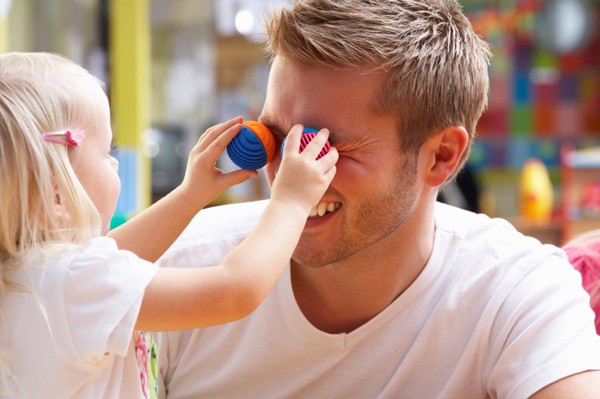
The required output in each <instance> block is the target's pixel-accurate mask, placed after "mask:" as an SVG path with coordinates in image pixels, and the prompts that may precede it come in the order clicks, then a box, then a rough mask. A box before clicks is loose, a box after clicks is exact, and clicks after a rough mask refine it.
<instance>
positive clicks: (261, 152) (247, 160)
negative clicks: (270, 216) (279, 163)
mask: <svg viewBox="0 0 600 399" xmlns="http://www.w3.org/2000/svg"><path fill="white" fill-rule="evenodd" d="M317 132H318V130H317V129H313V128H310V127H306V128H304V130H303V131H302V137H301V138H300V152H302V150H304V147H306V145H307V144H308V143H309V142H310V141H311V140H312V139H313V137H315V136H316V134H317ZM285 141H286V140H285V139H284V140H283V142H282V143H281V155H283V146H284V145H285ZM275 147H276V144H275V137H274V136H273V133H272V132H271V130H270V129H269V128H268V127H267V126H265V125H263V124H262V123H260V122H256V121H246V122H244V123H242V129H241V130H240V132H239V133H238V135H237V136H235V137H234V138H233V140H231V142H230V143H229V145H228V146H227V155H229V158H231V160H232V161H233V163H235V164H236V165H237V166H239V167H240V168H242V169H251V170H256V169H260V168H262V167H263V166H265V165H266V164H267V163H269V162H271V160H272V159H273V157H274V156H275V151H276V150H275ZM329 148H331V145H330V144H329V141H327V142H326V143H325V145H324V146H323V149H322V150H321V152H320V153H319V155H318V156H317V159H319V158H321V157H322V156H323V155H325V154H327V153H328V152H329Z"/></svg>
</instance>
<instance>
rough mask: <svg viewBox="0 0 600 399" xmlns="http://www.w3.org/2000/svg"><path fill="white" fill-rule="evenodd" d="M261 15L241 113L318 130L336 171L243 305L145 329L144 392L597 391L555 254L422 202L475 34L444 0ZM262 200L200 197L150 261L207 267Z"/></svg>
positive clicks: (445, 155)
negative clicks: (218, 318) (256, 299)
mask: <svg viewBox="0 0 600 399" xmlns="http://www.w3.org/2000/svg"><path fill="white" fill-rule="evenodd" d="M267 31H268V42H267V43H266V44H267V48H268V49H269V50H270V53H271V56H272V68H271V72H270V76H269V83H268V88H267V97H266V100H265V104H264V108H263V111H262V113H261V115H260V121H261V122H263V123H265V124H266V125H268V126H269V127H270V128H271V130H273V131H274V132H275V134H276V136H277V138H278V143H279V144H280V143H281V141H282V140H283V138H284V137H285V135H286V134H287V132H288V131H289V130H290V129H291V128H292V126H294V125H296V124H302V125H305V126H310V127H313V128H317V129H320V128H327V129H329V131H330V141H331V143H332V145H334V146H335V147H336V148H337V150H338V152H339V155H340V158H339V161H338V163H337V165H336V168H337V173H336V176H335V178H334V180H333V182H332V183H331V185H330V187H329V189H328V190H327V192H326V193H325V195H324V196H323V198H322V200H321V202H320V203H319V205H318V206H317V209H316V212H313V214H314V216H311V217H310V218H309V219H308V220H307V222H306V226H305V228H304V231H303V234H302V237H301V239H300V241H299V243H298V246H297V247H296V250H295V252H294V254H293V256H292V259H291V260H290V267H289V268H288V270H287V271H286V272H285V273H284V275H283V276H282V277H281V278H280V280H279V281H278V283H277V285H276V286H275V288H274V290H273V291H272V292H271V294H270V295H269V296H268V298H267V299H266V300H265V302H264V303H263V304H262V305H261V306H260V307H259V308H258V309H257V310H256V311H255V312H254V313H253V314H251V315H250V316H248V317H246V318H245V319H243V320H241V321H239V322H235V323H231V324H227V325H223V326H218V327H211V328H205V329H202V330H194V331H185V332H182V333H168V334H162V335H161V337H160V343H159V351H160V365H161V367H160V370H159V372H160V374H161V381H162V391H163V394H164V393H165V392H166V393H168V395H167V397H169V398H197V397H203V398H207V397H208V398H210V397H214V398H223V397H231V398H237V397H244V398H285V397H294V398H299V397H302V398H304V397H306V398H324V397H327V398H349V397H351V398H376V397H377V398H417V397H418V398H438V397H440V398H488V397H490V398H495V397H497V398H525V397H530V396H534V397H537V398H544V397H551V398H572V397H577V398H586V397H589V398H592V397H594V398H595V397H600V396H599V395H600V382H599V380H600V377H599V372H598V371H594V370H598V369H600V338H599V337H598V336H597V335H596V334H595V331H594V324H593V312H592V311H591V309H590V308H589V305H588V304H587V297H586V294H585V292H584V291H583V289H582V287H581V280H580V277H579V276H578V274H577V273H576V272H574V271H573V269H572V267H571V266H570V265H569V263H568V262H567V260H566V258H565V255H564V253H563V252H562V251H561V250H559V249H557V248H555V247H552V246H543V245H541V244H540V243H539V242H537V241H536V240H534V239H532V238H527V237H524V236H522V235H521V234H519V233H518V232H517V231H515V230H514V228H513V227H512V226H511V225H510V224H508V223H507V222H505V221H503V220H491V219H489V218H488V217H486V216H484V215H476V214H473V213H470V212H467V211H463V210H459V209H457V208H453V207H451V206H448V205H444V204H440V203H437V202H436V197H437V193H438V191H439V189H440V187H441V186H442V185H443V184H444V183H445V182H447V181H448V180H449V179H452V178H453V177H454V176H455V175H456V173H457V172H458V170H459V169H460V168H461V167H462V165H463V164H464V162H465V160H466V157H467V155H468V152H469V148H470V145H471V143H472V140H473V137H474V135H475V126H476V123H477V120H478V119H479V117H480V115H481V113H482V112H483V110H484V109H485V107H486V104H487V91H488V76H487V65H488V62H489V56H490V54H489V50H488V46H487V45H486V43H485V42H483V41H482V40H481V39H480V38H479V37H478V36H477V35H475V34H474V32H473V30H472V28H471V25H470V24H469V22H468V20H467V19H466V17H465V16H464V14H463V13H462V12H461V10H460V7H459V6H458V4H457V3H456V2H454V1H450V0H447V1H444V0H433V1H432V0H428V1H417V0H386V1H380V0H344V1H341V0H300V1H297V2H296V3H295V5H294V6H293V7H292V8H291V9H289V10H283V11H281V12H280V13H278V14H273V15H271V16H270V18H269V20H268V22H267ZM280 161H281V158H280V157H278V156H276V157H275V159H274V160H273V161H272V162H271V163H270V164H268V165H267V166H266V168H265V171H266V175H267V179H268V180H269V182H271V181H273V179H274V176H275V175H276V173H277V168H278V165H279V162H280ZM263 207H264V203H263V202H255V203H247V204H238V205H228V206H224V207H217V208H212V209H209V210H206V211H203V212H201V213H200V214H199V215H198V217H197V218H196V219H195V220H194V222H193V223H192V224H191V226H190V227H189V228H188V230H187V231H186V233H185V234H184V235H183V236H182V238H181V239H180V240H179V241H178V242H177V243H176V244H175V245H174V246H173V248H172V249H171V250H170V251H169V253H168V254H167V255H166V256H165V257H164V258H163V260H162V266H163V267H169V266H175V265H176V266H183V265H188V266H190V267H197V266H204V265H211V264H215V263H218V262H219V261H220V259H221V258H222V257H223V256H224V255H225V254H226V253H227V252H228V251H230V250H231V249H232V248H233V247H234V246H235V245H236V244H237V243H239V242H240V241H241V240H242V239H243V237H245V236H246V235H247V234H248V233H249V232H250V231H251V230H252V227H253V226H254V224H255V223H256V221H257V220H258V217H259V216H260V213H261V211H262V209H263ZM265 245H269V243H265ZM586 395H587V396H586Z"/></svg>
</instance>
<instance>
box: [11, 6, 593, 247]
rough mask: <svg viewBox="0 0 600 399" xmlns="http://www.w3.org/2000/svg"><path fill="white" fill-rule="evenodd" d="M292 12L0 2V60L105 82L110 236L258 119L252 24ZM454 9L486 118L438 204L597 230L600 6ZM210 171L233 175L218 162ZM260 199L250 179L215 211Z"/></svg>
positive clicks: (534, 224)
mask: <svg viewBox="0 0 600 399" xmlns="http://www.w3.org/2000/svg"><path fill="white" fill-rule="evenodd" d="M291 3H292V0H0V52H7V51H49V52H56V53H60V54H63V55H65V56H67V57H68V58H70V59H72V60H74V61H75V62H77V63H79V64H81V65H83V66H84V67H86V68H87V69H89V70H90V71H91V72H92V73H93V74H94V75H96V76H97V77H99V78H100V79H101V80H103V81H104V82H105V83H106V89H107V93H108V94H109V96H110V100H111V106H112V112H113V116H112V117H113V131H114V134H115V141H116V143H117V145H118V146H119V151H118V153H117V157H118V158H119V161H120V163H121V170H120V172H119V173H120V175H121V178H122V180H123V192H122V194H121V197H120V199H119V204H118V206H117V214H116V215H115V220H114V224H118V223H120V222H122V221H123V220H126V219H127V218H128V217H130V216H132V215H133V214H135V213H136V212H138V211H139V210H140V209H143V208H144V207H146V206H147V205H149V204H150V203H151V202H153V201H156V200H157V199H159V198H160V197H161V196H163V195H165V194H166V193H168V192H169V191H170V190H172V189H173V188H174V187H175V186H177V185H178V184H179V183H180V182H181V180H182V178H183V173H184V171H185V164H186V158H187V154H188V152H189V150H190V148H191V147H192V146H193V144H194V143H195V141H196V140H197V139H198V137H199V136H200V134H201V133H202V132H204V131H205V129H206V128H207V127H209V126H211V125H213V124H215V123H217V122H221V121H223V120H225V119H228V118H230V117H233V116H237V115H242V116H244V117H245V118H246V119H255V118H256V117H257V116H258V113H259V112H260V109H261V107H262V103H263V100H264V95H265V88H266V80H267V76H268V71H269V65H268V62H267V61H266V60H265V58H264V57H263V52H262V47H261V46H260V45H259V44H258V43H257V38H259V37H260V35H261V34H262V30H261V18H262V16H264V15H265V13H266V12H267V11H268V10H269V9H272V8H275V9H277V8H279V7H285V6H288V5H290V4H291ZM460 3H461V4H462V5H463V8H464V10H465V11H466V13H467V15H468V17H469V18H470V20H471V22H472V24H473V26H474V28H475V30H476V32H477V33H478V34H480V35H481V36H483V37H484V38H485V39H486V40H487V41H488V42H489V43H490V44H491V46H492V51H493V55H494V57H493V60H492V63H491V65H490V78H491V93H490V106H489V109H488V110H487V111H486V113H485V114H484V116H483V117H482V118H481V121H480V123H479V125H478V131H477V138H476V140H475V143H474V147H473V149H472V153H471V157H470V161H469V163H468V165H467V168H466V169H465V171H464V172H463V173H462V174H460V175H459V177H458V179H457V180H456V182H453V183H452V184H449V185H448V186H447V187H446V188H444V190H443V192H442V194H441V197H440V200H443V201H445V202H449V203H453V204H455V205H458V206H461V207H464V208H468V209H472V210H475V211H480V212H484V213H486V214H488V215H490V216H498V217H503V218H506V219H508V220H509V221H511V222H512V223H513V224H514V225H515V226H516V227H517V228H518V229H519V230H521V231H522V232H524V233H526V234H529V235H533V236H536V237H538V238H539V239H540V240H541V241H543V242H549V243H554V244H561V243H563V242H565V241H566V240H568V239H569V238H570V237H572V236H573V235H575V234H578V233H579V232H582V231H586V230H591V229H594V228H600V0H480V1H474V0H469V1H467V0H462V1H460ZM219 166H220V167H221V168H223V169H225V170H232V169H233V168H234V165H233V164H232V163H231V161H230V160H229V159H228V157H227V156H226V155H224V156H223V157H221V159H220V160H219ZM267 196H268V188H267V187H266V185H265V183H264V180H263V179H260V178H259V179H253V180H251V181H250V182H247V183H245V184H243V185H240V186H236V187H234V188H232V189H230V190H228V191H227V192H226V193H224V194H223V195H222V196H221V197H219V198H218V199H217V200H216V201H215V202H214V204H221V203H229V202H239V201H250V200H256V199H262V198H266V197H267ZM214 204H213V205H214Z"/></svg>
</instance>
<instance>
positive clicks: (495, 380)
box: [158, 202, 600, 399]
mask: <svg viewBox="0 0 600 399" xmlns="http://www.w3.org/2000/svg"><path fill="white" fill-rule="evenodd" d="M263 207H264V202H257V203H249V204H240V205H233V206H232V205H229V206H224V207H219V208H211V209H208V210H206V211H203V212H201V213H200V214H199V215H198V216H197V218H196V219H195V220H194V221H193V222H192V224H191V226H190V227H189V228H188V230H187V231H186V232H185V233H184V235H183V236H182V237H181V238H180V240H178V241H177V242H176V243H175V245H174V246H173V247H172V249H170V250H169V251H168V252H167V254H166V255H165V256H164V257H163V259H162V260H161V261H160V264H161V266H164V267H169V266H175V265H176V266H198V265H214V264H217V263H218V262H219V261H220V260H221V258H222V257H223V256H224V255H225V254H226V253H227V252H229V251H230V250H231V249H232V248H233V247H234V246H235V245H236V244H237V243H239V242H240V241H241V240H242V239H243V238H244V237H245V236H246V235H247V234H248V232H249V231H251V229H252V228H253V226H254V225H255V223H256V221H257V219H258V216H259V215H260V212H261V211H262V209H263ZM435 223H436V232H435V242H434V248H433V253H432V255H431V258H430V260H429V262H428V263H427V265H426V267H425V269H424V270H423V271H422V273H421V274H420V275H419V276H418V278H417V279H416V280H415V281H414V283H413V284H412V285H411V286H410V287H409V288H408V289H407V290H406V291H405V292H404V293H403V294H402V295H400V296H399V297H398V298H397V299H396V300H395V301H394V302H393V303H392V304H391V305H390V306H389V307H388V308H386V309H385V310H384V311H382V312H381V313H380V314H378V315H377V316H376V317H374V318H373V319H371V320H370V321H369V322H367V323H366V324H364V325H363V326H361V327H360V328H358V329H356V330H354V331H352V332H351V333H348V334H327V333H324V332H322V331H320V330H318V329H317V328H315V327H314V326H312V325H311V324H310V323H309V322H308V321H307V319H306V318H305V317H304V315H303V314H302V312H301V310H300V309H299V307H298V305H297V303H296V301H295V299H294V295H293V293H292V289H291V284H290V274H289V269H288V270H287V271H286V272H285V273H284V274H283V276H282V277H281V278H280V279H279V281H278V283H277V285H276V286H275V287H274V289H273V291H272V292H271V293H270V295H269V296H268V297H267V299H266V300H265V302H264V303H263V304H262V305H261V306H260V307H259V308H258V309H257V310H256V311H255V312H254V313H252V314H251V315H249V316H248V317H246V318H244V319H242V320H241V321H238V322H234V323H230V324H226V325H221V326H216V327H209V328H203V329H198V330H190V331H184V332H173V333H163V334H161V335H160V337H159V338H158V339H159V342H158V347H159V365H160V369H159V379H160V378H161V376H162V378H163V379H164V381H162V382H160V383H159V385H160V387H161V389H162V396H161V397H164V390H165V389H166V390H167V391H168V398H170V399H182V398H200V397H202V398H242V397H243V398H410V399H415V398H461V399H462V398H487V397H490V398H526V397H528V396H530V395H531V394H533V393H535V392H536V391H538V390H539V389H541V388H543V387H544V386H547V385H549V384H550V383H552V382H554V381H557V380H559V379H561V378H563V377H566V376H569V375H572V374H574V373H578V372H582V371H585V370H589V369H600V337H598V336H597V335H596V334H595V331H594V324H593V316H594V315H593V313H592V310H591V309H590V308H589V305H588V297H587V295H586V293H585V292H584V290H583V288H582V286H581V277H580V276H579V274H578V273H577V272H576V271H574V270H573V268H572V267H571V266H570V265H569V263H567V261H566V257H565V255H564V253H563V251H562V250H560V249H558V248H556V247H554V246H550V245H541V244H540V243H539V242H538V241H537V240H535V239H533V238H525V237H523V236H522V235H521V234H520V233H518V232H516V231H515V230H514V228H513V227H512V226H511V225H510V224H509V223H507V222H506V221H503V220H499V219H495V220H491V219H489V218H488V217H486V216H484V215H475V214H472V213H469V212H466V211H463V210H460V209H458V208H454V207H451V206H448V205H444V204H439V203H438V204H436V211H435ZM266 245H268V244H266Z"/></svg>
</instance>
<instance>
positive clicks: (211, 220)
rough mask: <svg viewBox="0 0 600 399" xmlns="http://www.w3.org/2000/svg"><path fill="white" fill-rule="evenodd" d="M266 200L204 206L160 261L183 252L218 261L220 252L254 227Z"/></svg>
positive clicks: (167, 261) (163, 261) (191, 256)
mask: <svg viewBox="0 0 600 399" xmlns="http://www.w3.org/2000/svg"><path fill="white" fill-rule="evenodd" d="M267 203H268V201H267V200H261V201H253V202H243V203H237V204H227V205H219V206H213V207H209V208H205V209H203V210H202V211H200V212H199V213H198V214H197V215H196V216H195V217H194V218H193V219H192V221H191V222H190V224H189V225H188V226H187V227H186V229H185V230H184V231H183V233H182V234H181V235H180V236H179V238H178V239H177V240H176V241H175V242H174V243H173V245H172V246H171V247H170V248H169V250H168V251H167V253H166V254H165V255H164V256H163V257H162V258H161V262H160V263H161V264H162V265H165V264H166V263H170V261H169V260H170V259H179V258H180V257H181V256H182V255H183V254H182V253H185V254H188V255H186V256H187V257H188V258H190V259H189V260H191V258H194V257H196V258H197V257H203V258H206V259H209V262H219V261H220V258H221V257H222V255H221V252H223V253H225V252H228V251H229V250H231V249H232V248H233V246H235V245H237V244H238V243H239V242H240V241H242V240H243V239H244V238H245V237H246V236H247V235H248V234H249V233H250V232H251V231H252V230H253V229H254V227H255V226H256V223H257V222H258V219H259V218H260V216H261V215H262V213H263V210H264V209H265V207H266V205H267ZM209 252H214V259H213V257H211V256H208V255H209ZM189 260H188V261H189ZM186 263H187V262H186ZM182 266H183V265H182Z"/></svg>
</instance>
